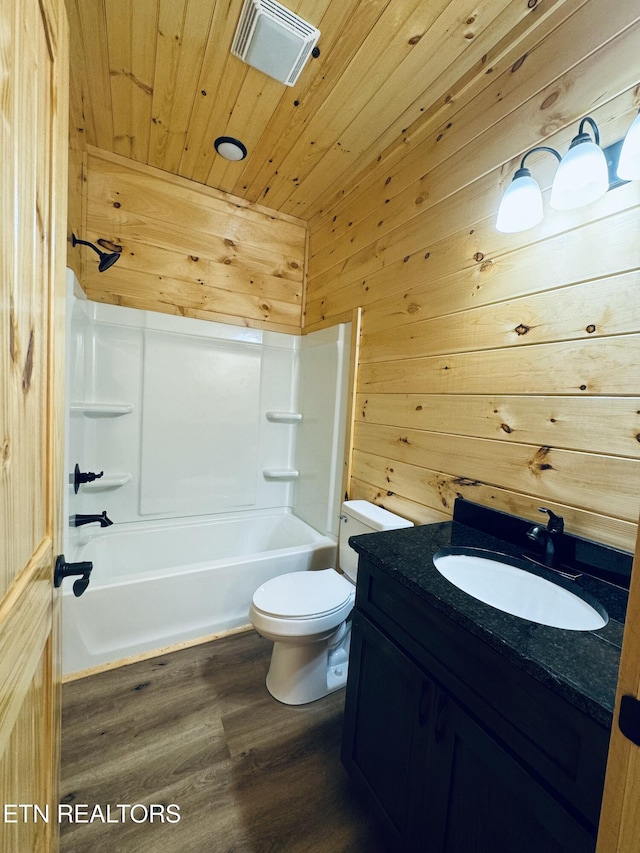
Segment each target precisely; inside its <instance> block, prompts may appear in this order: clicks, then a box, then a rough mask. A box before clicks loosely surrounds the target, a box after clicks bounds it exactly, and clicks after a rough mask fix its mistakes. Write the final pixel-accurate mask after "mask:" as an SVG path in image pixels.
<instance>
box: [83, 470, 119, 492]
mask: <svg viewBox="0 0 640 853" xmlns="http://www.w3.org/2000/svg"><path fill="white" fill-rule="evenodd" d="M130 482H131V474H104V475H103V476H102V477H100V479H99V480H94V481H93V483H83V485H82V491H83V492H105V491H107V490H109V489H119V488H120V486H126V485H127V483H130Z"/></svg>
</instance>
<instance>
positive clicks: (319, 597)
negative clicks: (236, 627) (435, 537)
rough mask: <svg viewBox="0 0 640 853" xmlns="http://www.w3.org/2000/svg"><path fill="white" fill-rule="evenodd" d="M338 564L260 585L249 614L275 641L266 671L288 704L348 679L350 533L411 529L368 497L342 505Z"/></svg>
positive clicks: (353, 571)
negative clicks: (340, 572)
mask: <svg viewBox="0 0 640 853" xmlns="http://www.w3.org/2000/svg"><path fill="white" fill-rule="evenodd" d="M340 519H341V522H342V524H341V528H340V536H339V552H338V553H339V563H340V568H341V569H342V571H343V572H344V573H345V574H344V575H342V574H339V573H338V572H337V571H336V570H335V569H321V570H319V571H316V570H310V571H306V572H291V573H289V574H285V575H279V576H278V577H276V578H273V579H272V580H269V581H267V582H266V583H264V584H262V586H260V587H258V589H257V590H256V591H255V593H254V595H253V601H252V603H251V609H250V611H249V617H250V619H251V623H252V625H253V627H254V628H255V629H256V631H257V632H258V633H259V634H262V636H263V637H266V639H268V640H273V643H274V646H273V653H272V655H271V665H270V667H269V672H268V673H267V689H268V690H269V693H271V695H272V696H273V697H274V698H275V699H278V700H279V701H280V702H283V703H284V704H285V705H303V704H305V703H306V702H313V701H314V700H315V699H320V698H321V697H322V696H326V695H327V694H328V693H332V692H333V691H334V690H339V689H340V688H341V687H344V686H345V684H346V683H347V665H348V660H349V641H350V636H351V623H350V622H347V621H346V620H347V617H348V616H349V614H350V612H351V609H352V608H353V603H354V600H355V593H356V588H355V582H356V575H357V571H358V555H357V554H356V552H355V551H354V550H353V549H352V548H350V547H349V544H348V541H349V537H350V536H357V535H359V534H361V533H376V532H378V531H380V530H396V529H398V528H400V527H413V523H412V522H411V521H407V520H406V519H404V518H400V516H399V515H394V513H392V512H388V511H387V510H386V509H382V508H381V507H379V506H376V505H375V504H372V503H369V501H345V502H344V503H343V504H342V515H341V516H340Z"/></svg>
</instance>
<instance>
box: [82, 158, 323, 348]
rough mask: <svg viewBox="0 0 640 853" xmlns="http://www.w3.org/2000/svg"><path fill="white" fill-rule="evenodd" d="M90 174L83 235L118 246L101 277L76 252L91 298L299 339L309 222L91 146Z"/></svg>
mask: <svg viewBox="0 0 640 853" xmlns="http://www.w3.org/2000/svg"><path fill="white" fill-rule="evenodd" d="M84 171H85V175H86V199H85V208H86V215H85V219H86V222H85V229H84V233H83V234H82V235H78V236H81V237H82V238H83V239H85V240H89V241H91V242H93V243H96V242H97V241H98V240H100V239H101V240H103V241H106V242H105V243H103V244H102V245H106V244H114V245H115V246H116V247H122V255H121V257H120V259H119V260H118V262H117V264H116V265H115V266H113V267H112V268H111V269H109V270H107V271H105V272H103V273H100V272H98V257H97V255H95V254H94V253H93V252H92V250H91V249H89V248H87V247H78V248H77V249H76V250H75V251H78V252H80V253H81V256H82V258H83V266H82V273H81V282H82V284H83V286H84V289H85V291H86V293H87V296H88V297H89V298H90V299H93V300H96V301H97V302H112V303H115V304H119V305H126V306H128V307H131V308H143V309H147V310H153V311H162V312H165V313H169V314H182V315H184V316H186V317H196V318H199V319H205V320H216V321H219V322H225V323H232V324H234V325H243V326H250V327H252V328H260V329H270V330H272V331H280V332H290V333H294V334H300V327H301V311H302V294H303V287H304V259H305V252H306V238H307V228H306V225H305V223H304V222H301V221H300V220H298V219H295V218H294V217H292V216H288V215H287V214H280V213H276V212H273V211H270V210H267V209H266V208H264V207H261V206H260V205H257V204H253V203H251V202H247V201H244V200H242V199H239V198H236V197H235V196H230V195H228V194H226V193H222V192H219V191H218V190H214V189H211V188H210V187H205V186H202V185H200V184H196V183H195V182H194V181H190V180H187V179H185V178H181V177H177V176H174V175H170V174H168V173H167V172H163V171H161V170H159V169H155V168H153V167H151V166H146V165H143V164H140V163H135V162H133V161H132V160H129V159H127V158H125V157H121V156H119V155H117V154H109V153H107V152H105V151H101V150H99V149H96V148H92V147H90V146H89V147H88V149H87V156H86V162H85V166H84Z"/></svg>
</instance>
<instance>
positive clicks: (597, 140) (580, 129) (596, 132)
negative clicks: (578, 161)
mask: <svg viewBox="0 0 640 853" xmlns="http://www.w3.org/2000/svg"><path fill="white" fill-rule="evenodd" d="M585 121H588V122H589V124H590V125H591V130H593V139H594V142H595V143H596V145H600V131H599V130H598V125H597V124H596V123H595V121H594V120H593V119H592V118H591V116H585V117H584V118H583V119H582V121H581V122H580V126H579V127H578V136H576V138H575V139H574V140H573V142H572V143H571V145H572V146H573V145H574V143H575V142H577V141H578V138H579V137H580V136H587V137H588V134H587V133H585V132H584V123H585ZM580 142H583V140H582V139H580Z"/></svg>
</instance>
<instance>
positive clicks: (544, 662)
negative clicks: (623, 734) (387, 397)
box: [349, 521, 628, 727]
mask: <svg viewBox="0 0 640 853" xmlns="http://www.w3.org/2000/svg"><path fill="white" fill-rule="evenodd" d="M349 544H351V545H352V547H353V548H354V549H355V550H356V551H357V552H358V553H359V554H362V555H364V556H366V558H367V559H368V560H369V561H370V562H372V563H373V564H375V565H376V566H378V567H379V568H380V569H382V570H383V571H384V572H385V573H387V574H388V575H389V576H391V577H392V578H394V579H395V580H397V581H398V583H400V584H402V585H403V586H404V587H406V588H407V589H409V590H411V591H412V592H414V593H415V594H416V595H417V596H418V597H419V598H421V599H423V600H424V601H425V602H426V603H428V604H429V605H431V606H432V607H434V608H437V610H439V611H440V612H441V613H443V614H445V615H446V616H448V617H449V618H451V619H452V620H453V621H455V622H456V623H457V624H458V625H460V626H461V627H462V628H464V629H466V630H467V631H469V632H470V633H471V634H473V635H475V636H476V637H478V639H479V640H481V641H483V642H485V643H486V644H487V645H489V646H492V647H493V648H495V649H497V650H498V651H499V652H500V653H501V654H503V655H504V656H505V657H506V658H508V659H509V660H510V661H512V662H513V663H514V664H515V665H516V666H518V667H519V668H520V669H522V670H524V671H526V672H527V673H529V674H530V675H531V676H533V677H534V678H536V679H537V680H538V681H540V682H542V683H543V684H545V685H546V686H547V687H550V688H551V689H552V690H554V691H555V692H556V693H557V694H559V695H561V696H562V697H563V698H564V699H566V700H567V701H569V702H570V703H572V704H573V705H575V706H576V707H578V708H579V709H580V710H582V711H583V712H584V713H586V714H587V715H588V716H589V717H591V718H592V719H594V720H596V721H597V722H599V723H601V724H602V725H604V726H606V727H610V726H611V723H612V717H613V709H614V702H615V693H616V683H617V677H618V666H619V662H620V651H621V647H622V634H623V629H624V618H625V611H626V603H627V597H628V592H627V590H625V589H623V588H621V587H618V586H615V585H613V584H610V583H606V582H605V581H602V580H599V579H597V578H595V577H591V576H590V575H587V574H583V575H581V576H580V577H579V578H577V579H576V580H574V581H570V582H569V584H570V585H573V584H575V585H576V587H579V588H580V589H581V590H583V591H585V592H586V593H587V594H589V595H591V596H593V597H594V598H596V599H597V601H599V602H600V604H601V605H602V606H603V607H604V609H605V610H606V611H607V614H608V616H609V622H608V623H607V624H606V625H605V626H604V627H603V628H600V629H599V630H596V631H570V630H564V629H560V628H550V627H547V626H545V625H539V624H537V623H534V622H530V621H528V620H526V619H521V618H519V617H517V616H511V615H510V614H508V613H504V612H502V611H500V610H497V609H496V608H494V607H491V606H490V605H487V604H483V603H482V602H480V601H478V600H477V599H475V598H473V597H472V596H470V595H468V594H467V593H465V592H462V591H461V590H460V589H458V588H457V587H456V586H454V585H453V584H452V583H450V582H449V581H448V580H446V579H445V578H444V577H443V576H442V575H441V574H440V573H439V572H438V570H437V569H436V568H435V566H434V565H433V561H432V557H433V555H434V554H435V553H436V552H437V551H438V550H439V549H440V548H445V547H450V546H460V547H464V546H467V547H474V548H483V549H488V550H490V551H494V552H499V553H503V554H508V555H510V556H513V557H519V558H522V556H523V551H522V549H518V548H517V547H516V546H514V545H513V544H510V543H507V542H504V541H502V540H500V539H497V538H495V537H494V536H491V535H489V534H487V533H483V532H480V531H478V530H476V529H474V528H473V527H468V526H467V525H465V524H461V523H459V522H456V521H449V522H444V523H440V524H428V525H423V526H419V527H411V528H404V529H401V530H389V531H384V532H381V533H373V534H365V535H362V536H354V537H351V539H350V540H349ZM537 571H538V573H541V574H544V571H545V570H544V569H543V570H542V571H540V570H539V569H538V570H537ZM552 577H553V576H552Z"/></svg>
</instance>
